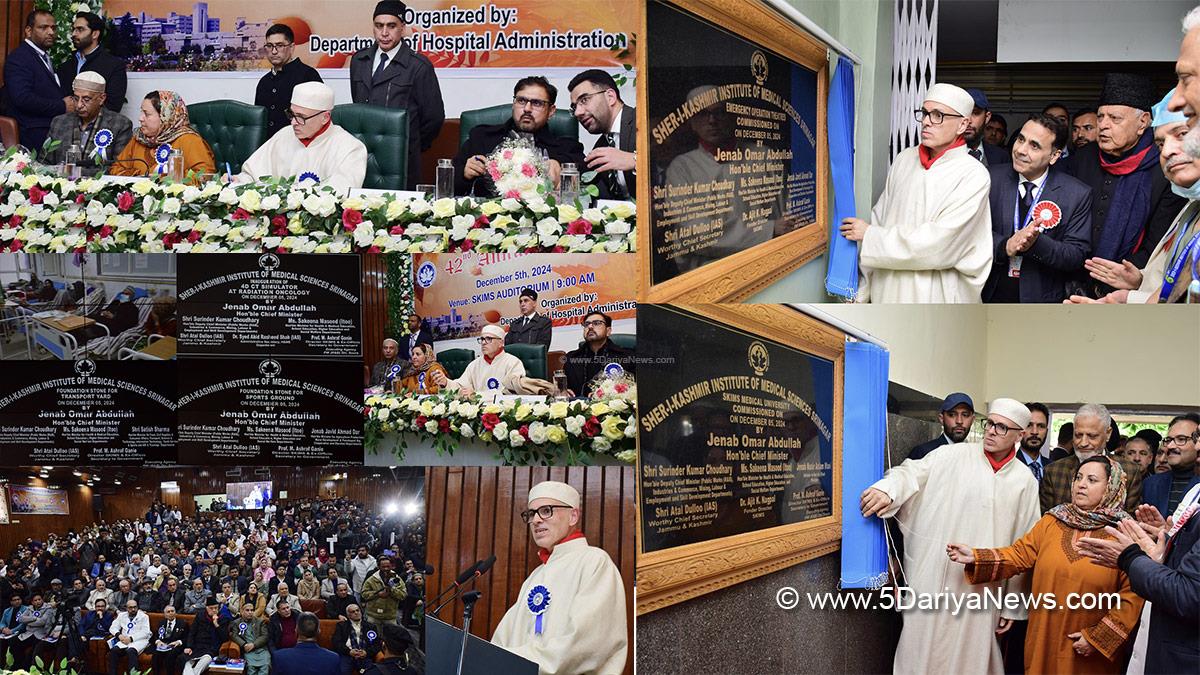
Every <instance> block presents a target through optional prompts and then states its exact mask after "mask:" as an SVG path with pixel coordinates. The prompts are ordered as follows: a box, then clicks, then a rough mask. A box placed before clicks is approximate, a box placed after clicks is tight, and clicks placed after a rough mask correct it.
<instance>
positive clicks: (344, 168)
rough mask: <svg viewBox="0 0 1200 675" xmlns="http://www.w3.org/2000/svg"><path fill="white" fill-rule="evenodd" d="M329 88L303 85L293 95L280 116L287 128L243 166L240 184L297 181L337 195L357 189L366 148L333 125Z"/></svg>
mask: <svg viewBox="0 0 1200 675" xmlns="http://www.w3.org/2000/svg"><path fill="white" fill-rule="evenodd" d="M332 110H333V89H330V88H329V85H327V84H324V83H322V82H305V83H303V84H298V85H296V88H295V89H293V90H292V103H291V105H290V106H289V107H288V109H287V110H285V111H284V115H285V116H286V117H287V118H288V119H289V120H290V121H291V128H290V129H280V131H279V133H277V134H275V135H274V136H272V137H271V138H270V139H269V140H268V141H267V142H266V143H263V144H262V146H260V147H259V148H258V150H255V151H254V154H253V155H250V157H249V159H247V160H246V161H245V163H243V164H242V173H241V174H240V175H238V177H237V180H238V181H251V180H255V179H262V178H281V177H291V176H295V177H296V178H299V179H300V180H301V181H305V180H308V181H314V182H316V183H317V184H318V185H331V186H333V187H334V188H337V189H338V190H345V189H347V188H360V187H362V185H363V179H364V178H366V176H367V146H365V145H363V142H362V141H360V140H358V139H357V138H355V137H354V135H353V134H351V133H350V132H348V131H346V130H345V129H343V128H341V127H339V126H338V125H336V124H334V123H333V116H332V113H331V112H330V111H332Z"/></svg>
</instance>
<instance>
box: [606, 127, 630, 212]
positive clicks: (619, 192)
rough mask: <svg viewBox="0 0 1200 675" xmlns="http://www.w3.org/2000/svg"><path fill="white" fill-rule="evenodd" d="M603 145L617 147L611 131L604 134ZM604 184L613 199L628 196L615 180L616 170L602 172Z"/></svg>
mask: <svg viewBox="0 0 1200 675" xmlns="http://www.w3.org/2000/svg"><path fill="white" fill-rule="evenodd" d="M604 145H605V146H606V147H609V148H615V147H617V140H616V137H615V136H613V133H612V132H611V131H609V132H607V133H605V134H604ZM604 186H605V187H607V188H608V193H609V195H611V196H612V198H613V199H625V198H626V197H627V196H628V195H627V194H626V193H625V190H624V189H622V188H621V182H620V181H618V180H617V172H616V171H605V172H604Z"/></svg>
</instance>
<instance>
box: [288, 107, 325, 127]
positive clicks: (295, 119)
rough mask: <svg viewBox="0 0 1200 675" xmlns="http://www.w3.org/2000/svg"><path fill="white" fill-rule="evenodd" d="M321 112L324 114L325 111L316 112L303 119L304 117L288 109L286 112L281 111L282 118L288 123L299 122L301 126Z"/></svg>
mask: <svg viewBox="0 0 1200 675" xmlns="http://www.w3.org/2000/svg"><path fill="white" fill-rule="evenodd" d="M323 112H325V111H324V110H318V111H317V112H315V113H313V114H311V115H309V116H308V117H305V116H304V115H301V114H299V113H297V112H295V111H294V110H292V109H291V108H288V109H287V110H284V111H283V116H284V117H286V118H287V119H288V121H289V122H300V123H301V124H304V123H305V122H307V121H309V120H311V119H312V118H314V117H316V116H317V115H320V114H321V113H323Z"/></svg>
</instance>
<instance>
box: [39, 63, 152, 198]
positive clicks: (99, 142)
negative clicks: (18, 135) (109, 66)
mask: <svg viewBox="0 0 1200 675" xmlns="http://www.w3.org/2000/svg"><path fill="white" fill-rule="evenodd" d="M105 86H107V84H106V83H105V81H104V76H103V75H101V74H100V73H97V72H94V71H91V70H85V71H83V72H81V73H79V74H78V75H76V76H75V81H74V82H73V83H72V85H71V90H72V92H73V95H72V97H71V100H72V102H73V103H74V109H71V110H67V112H66V113H64V114H62V115H59V116H58V117H55V118H54V119H52V120H50V134H49V138H51V139H53V140H56V141H58V143H59V145H58V147H56V148H54V149H53V150H51V151H50V152H48V153H46V163H47V164H59V163H61V162H62V161H63V159H65V158H66V156H67V149H69V148H70V147H71V146H72V145H77V146H79V150H80V156H81V159H82V160H83V161H82V162H81V163H80V170H81V173H83V175H85V176H95V175H98V174H103V173H106V172H107V170H108V166H109V165H110V164H112V161H113V160H114V159H116V158H117V155H119V154H121V150H123V149H124V148H125V145H126V144H127V143H129V141H130V139H132V138H133V122H131V121H130V120H129V118H128V117H125V116H124V115H122V114H121V113H119V112H113V111H112V110H110V109H108V108H107V107H105V105H104V104H105V102H106V101H107V100H108V96H107V95H106V94H105V93H104V88H105Z"/></svg>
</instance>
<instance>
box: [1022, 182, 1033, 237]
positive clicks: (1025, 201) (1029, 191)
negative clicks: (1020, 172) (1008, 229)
mask: <svg viewBox="0 0 1200 675" xmlns="http://www.w3.org/2000/svg"><path fill="white" fill-rule="evenodd" d="M1021 186H1022V187H1024V188H1025V194H1024V195H1023V196H1022V197H1021V219H1020V223H1021V226H1022V227H1023V226H1024V225H1025V218H1026V217H1028V216H1029V207H1031V206H1033V183H1032V182H1031V181H1025V182H1023V183H1021Z"/></svg>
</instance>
